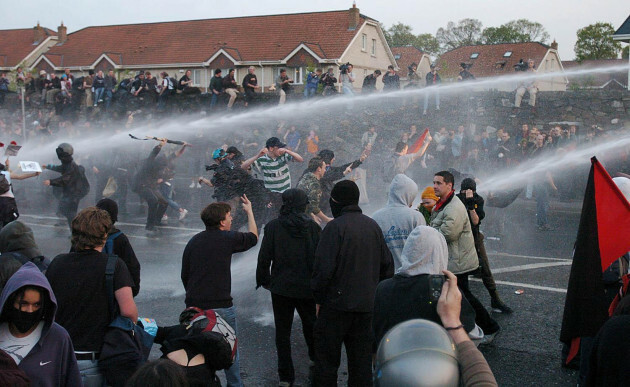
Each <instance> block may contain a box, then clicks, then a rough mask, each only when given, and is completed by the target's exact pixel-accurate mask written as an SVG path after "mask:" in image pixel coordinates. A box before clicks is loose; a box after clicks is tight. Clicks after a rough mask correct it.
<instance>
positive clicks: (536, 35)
mask: <svg viewBox="0 0 630 387" xmlns="http://www.w3.org/2000/svg"><path fill="white" fill-rule="evenodd" d="M503 26H506V27H509V28H512V29H514V30H515V31H518V32H519V33H520V34H522V35H523V37H524V39H523V40H521V42H540V43H546V42H547V41H549V34H548V33H547V30H545V27H543V25H542V24H540V23H538V22H533V21H530V20H527V19H518V20H512V21H510V22H507V23H505V24H504V25H503Z"/></svg>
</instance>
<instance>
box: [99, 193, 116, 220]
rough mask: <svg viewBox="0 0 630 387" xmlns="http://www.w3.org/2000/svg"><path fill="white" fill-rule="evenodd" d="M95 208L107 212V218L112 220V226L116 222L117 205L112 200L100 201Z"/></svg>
mask: <svg viewBox="0 0 630 387" xmlns="http://www.w3.org/2000/svg"><path fill="white" fill-rule="evenodd" d="M96 207H98V208H100V209H101V210H105V211H107V213H108V214H109V217H110V218H112V224H114V223H116V222H117V221H118V204H116V202H115V201H113V200H112V199H108V198H105V199H101V200H99V201H98V202H97V203H96Z"/></svg>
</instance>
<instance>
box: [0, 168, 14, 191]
mask: <svg viewBox="0 0 630 387" xmlns="http://www.w3.org/2000/svg"><path fill="white" fill-rule="evenodd" d="M10 189H11V183H9V180H7V177H6V176H5V175H4V173H0V195H2V194H5V193H7V192H9V190H10Z"/></svg>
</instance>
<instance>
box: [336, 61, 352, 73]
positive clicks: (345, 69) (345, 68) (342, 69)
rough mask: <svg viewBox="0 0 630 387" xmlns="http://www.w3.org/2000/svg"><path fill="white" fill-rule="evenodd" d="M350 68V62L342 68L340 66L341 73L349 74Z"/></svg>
mask: <svg viewBox="0 0 630 387" xmlns="http://www.w3.org/2000/svg"><path fill="white" fill-rule="evenodd" d="M349 66H350V62H348V63H344V64H342V65H341V66H339V71H341V73H342V74H348V67H349Z"/></svg>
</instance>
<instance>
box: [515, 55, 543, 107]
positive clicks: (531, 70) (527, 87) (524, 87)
mask: <svg viewBox="0 0 630 387" xmlns="http://www.w3.org/2000/svg"><path fill="white" fill-rule="evenodd" d="M514 67H515V69H516V71H522V72H525V73H528V74H526V75H529V76H531V75H533V74H536V67H535V66H534V60H533V59H528V60H527V67H525V64H524V63H523V61H522V60H521V61H520V62H519V63H518V64H517V65H516V66H514ZM526 91H527V92H529V106H531V107H532V110H534V108H535V107H536V94H537V93H538V86H537V85H536V80H535V79H533V78H531V77H528V79H527V80H525V81H523V82H521V83H519V85H518V87H517V88H516V97H515V99H514V106H515V107H516V108H520V107H521V101H522V100H523V96H524V95H525V92H526Z"/></svg>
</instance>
